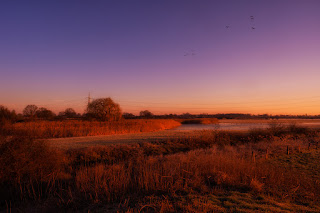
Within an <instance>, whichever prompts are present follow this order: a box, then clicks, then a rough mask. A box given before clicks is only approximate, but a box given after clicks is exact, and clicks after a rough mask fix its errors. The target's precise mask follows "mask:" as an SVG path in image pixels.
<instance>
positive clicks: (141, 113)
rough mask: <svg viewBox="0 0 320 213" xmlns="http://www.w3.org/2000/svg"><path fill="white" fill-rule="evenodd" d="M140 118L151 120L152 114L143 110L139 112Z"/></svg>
mask: <svg viewBox="0 0 320 213" xmlns="http://www.w3.org/2000/svg"><path fill="white" fill-rule="evenodd" d="M140 116H141V117H145V118H151V117H153V114H152V113H151V112H150V111H149V110H144V111H141V112H140Z"/></svg>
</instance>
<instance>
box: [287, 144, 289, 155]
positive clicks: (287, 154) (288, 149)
mask: <svg viewBox="0 0 320 213" xmlns="http://www.w3.org/2000/svg"><path fill="white" fill-rule="evenodd" d="M287 155H289V146H287Z"/></svg>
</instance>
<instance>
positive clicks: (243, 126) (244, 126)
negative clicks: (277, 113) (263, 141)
mask: <svg viewBox="0 0 320 213" xmlns="http://www.w3.org/2000/svg"><path fill="white" fill-rule="evenodd" d="M268 127H269V124H263V123H261V124H260V123H219V124H182V125H181V126H179V127H177V128H175V129H174V130H184V131H190V130H238V131H247V130H250V129H265V128H268Z"/></svg>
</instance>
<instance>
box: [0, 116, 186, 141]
mask: <svg viewBox="0 0 320 213" xmlns="http://www.w3.org/2000/svg"><path fill="white" fill-rule="evenodd" d="M179 125H180V123H179V122H177V121H174V120H170V119H132V120H120V121H117V122H115V121H113V122H99V121H77V120H68V121H29V122H21V123H15V124H13V125H12V124H8V125H5V126H4V127H3V129H2V131H3V132H5V133H6V134H7V135H28V136H32V137H34V138H63V137H79V136H94V135H113V134H125V133H138V132H152V131H158V130H164V129H171V128H174V127H177V126H179Z"/></svg>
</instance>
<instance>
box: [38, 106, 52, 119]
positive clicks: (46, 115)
mask: <svg viewBox="0 0 320 213" xmlns="http://www.w3.org/2000/svg"><path fill="white" fill-rule="evenodd" d="M36 115H37V117H38V118H41V119H45V120H51V119H53V118H54V117H55V116H56V115H55V114H54V113H53V112H52V111H51V110H48V109H47V108H44V107H40V108H39V109H38V110H37V112H36Z"/></svg>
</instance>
